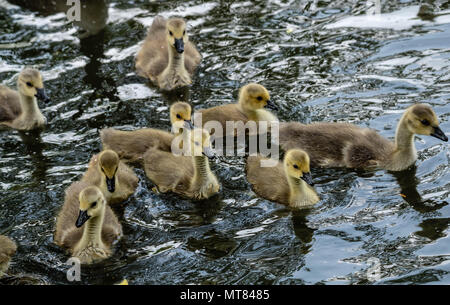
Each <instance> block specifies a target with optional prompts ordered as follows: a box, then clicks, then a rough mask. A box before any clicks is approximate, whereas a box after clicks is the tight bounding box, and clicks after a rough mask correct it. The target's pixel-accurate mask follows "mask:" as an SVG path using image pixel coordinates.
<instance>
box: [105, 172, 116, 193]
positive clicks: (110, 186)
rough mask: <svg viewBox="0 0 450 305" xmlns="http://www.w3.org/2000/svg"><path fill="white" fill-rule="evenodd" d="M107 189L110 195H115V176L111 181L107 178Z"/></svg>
mask: <svg viewBox="0 0 450 305" xmlns="http://www.w3.org/2000/svg"><path fill="white" fill-rule="evenodd" d="M106 187H107V188H108V191H109V192H110V193H114V191H115V190H116V179H115V176H113V177H112V178H111V179H110V178H108V177H106Z"/></svg>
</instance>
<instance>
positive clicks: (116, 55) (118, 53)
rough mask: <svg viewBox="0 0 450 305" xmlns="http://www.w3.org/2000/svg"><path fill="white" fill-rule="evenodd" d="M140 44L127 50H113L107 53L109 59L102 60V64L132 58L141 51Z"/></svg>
mask: <svg viewBox="0 0 450 305" xmlns="http://www.w3.org/2000/svg"><path fill="white" fill-rule="evenodd" d="M139 47H140V44H137V45H134V46H131V47H129V48H126V49H119V48H112V49H109V50H108V51H106V52H105V56H107V57H109V58H107V59H101V62H102V63H110V62H114V61H122V60H124V59H126V58H127V57H130V56H135V55H136V53H137V51H138V50H139Z"/></svg>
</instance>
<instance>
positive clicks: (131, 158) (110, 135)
mask: <svg viewBox="0 0 450 305" xmlns="http://www.w3.org/2000/svg"><path fill="white" fill-rule="evenodd" d="M170 122H171V123H172V132H174V133H175V134H171V133H169V132H166V131H163V130H159V129H154V128H143V129H138V130H133V131H122V130H116V129H113V128H107V129H103V130H101V131H100V138H101V140H102V147H103V149H111V150H114V151H115V152H116V153H117V154H118V155H119V158H120V159H121V160H122V161H124V162H126V163H138V162H142V160H143V156H144V153H145V152H146V151H147V150H148V149H149V148H150V147H157V148H158V149H160V150H163V151H168V152H170V151H171V145H172V141H173V139H174V138H175V136H177V135H179V134H180V132H181V131H182V129H183V128H188V129H192V128H193V126H192V123H191V106H190V105H189V104H188V103H184V102H177V103H175V104H173V105H172V106H171V107H170Z"/></svg>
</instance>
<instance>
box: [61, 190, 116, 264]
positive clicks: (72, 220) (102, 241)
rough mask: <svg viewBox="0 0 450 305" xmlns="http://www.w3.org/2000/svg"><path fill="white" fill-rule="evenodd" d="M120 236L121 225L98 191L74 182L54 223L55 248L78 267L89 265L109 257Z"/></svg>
mask: <svg viewBox="0 0 450 305" xmlns="http://www.w3.org/2000/svg"><path fill="white" fill-rule="evenodd" d="M83 226H84V227H83ZM121 236H122V226H121V225H120V223H119V220H118V219H117V217H116V215H115V214H114V212H113V211H112V210H111V208H110V207H109V206H108V205H107V203H106V199H105V197H104V196H103V193H102V191H101V190H100V189H99V188H97V187H96V186H92V185H89V184H87V183H84V182H75V183H73V184H72V185H71V186H70V187H69V188H68V189H67V190H66V195H65V201H64V205H63V207H62V209H61V211H60V212H59V215H58V218H57V222H56V231H55V236H54V240H55V243H56V244H57V245H58V246H61V247H64V248H67V249H68V250H69V252H70V253H71V254H72V256H73V257H77V258H78V259H79V260H80V262H81V263H82V264H92V263H95V262H98V261H100V260H103V259H106V258H108V257H110V256H111V254H112V251H111V246H112V244H113V243H114V242H115V241H116V240H118V239H119V238H120V237H121Z"/></svg>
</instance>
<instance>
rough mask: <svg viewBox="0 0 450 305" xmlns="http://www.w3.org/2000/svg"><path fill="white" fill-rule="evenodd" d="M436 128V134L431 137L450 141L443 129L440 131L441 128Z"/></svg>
mask: <svg viewBox="0 0 450 305" xmlns="http://www.w3.org/2000/svg"><path fill="white" fill-rule="evenodd" d="M433 128H434V132H433V133H432V134H430V136H432V137H435V138H438V139H439V140H442V141H445V142H447V141H448V138H447V136H446V135H445V133H444V132H443V131H442V129H440V128H439V127H433Z"/></svg>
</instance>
